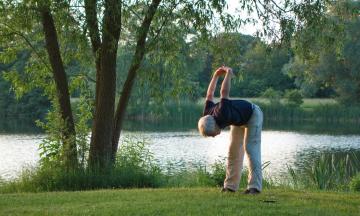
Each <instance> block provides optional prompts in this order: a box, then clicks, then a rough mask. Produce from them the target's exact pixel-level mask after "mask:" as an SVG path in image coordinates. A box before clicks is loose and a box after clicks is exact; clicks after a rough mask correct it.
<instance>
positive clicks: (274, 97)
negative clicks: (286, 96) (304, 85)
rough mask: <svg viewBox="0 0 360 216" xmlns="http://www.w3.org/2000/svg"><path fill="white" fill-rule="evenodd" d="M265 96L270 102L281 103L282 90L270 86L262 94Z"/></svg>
mask: <svg viewBox="0 0 360 216" xmlns="http://www.w3.org/2000/svg"><path fill="white" fill-rule="evenodd" d="M262 96H263V97H265V98H267V99H268V100H269V101H270V104H280V99H281V92H280V91H276V90H274V89H273V88H268V89H266V90H265V92H264V93H263V94H262Z"/></svg>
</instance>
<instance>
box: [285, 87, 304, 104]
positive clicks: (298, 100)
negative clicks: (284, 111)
mask: <svg viewBox="0 0 360 216" xmlns="http://www.w3.org/2000/svg"><path fill="white" fill-rule="evenodd" d="M284 98H285V101H286V103H287V104H288V105H289V106H291V107H299V106H300V105H301V104H303V103H304V101H303V96H302V95H301V93H300V91H299V90H297V89H292V90H288V91H286V93H285V95H284Z"/></svg>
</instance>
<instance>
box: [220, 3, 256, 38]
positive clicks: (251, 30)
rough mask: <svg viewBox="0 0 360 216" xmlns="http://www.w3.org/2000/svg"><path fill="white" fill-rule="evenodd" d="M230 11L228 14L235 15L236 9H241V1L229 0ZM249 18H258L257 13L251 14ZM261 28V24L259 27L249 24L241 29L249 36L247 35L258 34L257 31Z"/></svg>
mask: <svg viewBox="0 0 360 216" xmlns="http://www.w3.org/2000/svg"><path fill="white" fill-rule="evenodd" d="M227 3H228V10H227V12H229V13H231V14H235V13H236V8H240V4H239V0H228V1H227ZM248 17H251V18H256V17H257V15H256V14H255V13H253V14H250V15H249V16H248ZM260 28H261V26H260V24H257V25H255V26H254V25H253V24H247V25H245V26H243V27H241V29H240V32H241V33H243V34H247V35H254V34H255V33H256V30H257V29H260Z"/></svg>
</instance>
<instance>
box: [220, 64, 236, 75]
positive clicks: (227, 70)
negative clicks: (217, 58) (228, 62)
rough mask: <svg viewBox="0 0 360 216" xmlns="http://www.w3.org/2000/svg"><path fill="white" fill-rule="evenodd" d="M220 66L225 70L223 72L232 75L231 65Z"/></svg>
mask: <svg viewBox="0 0 360 216" xmlns="http://www.w3.org/2000/svg"><path fill="white" fill-rule="evenodd" d="M221 68H222V69H223V70H224V71H225V73H229V74H230V75H231V76H233V75H234V72H233V69H232V68H231V67H227V66H222V67H221Z"/></svg>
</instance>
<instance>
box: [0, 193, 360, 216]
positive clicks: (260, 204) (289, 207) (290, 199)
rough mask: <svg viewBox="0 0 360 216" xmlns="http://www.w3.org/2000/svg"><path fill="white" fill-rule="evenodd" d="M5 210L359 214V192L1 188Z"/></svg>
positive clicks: (19, 212) (1, 205)
mask: <svg viewBox="0 0 360 216" xmlns="http://www.w3.org/2000/svg"><path fill="white" fill-rule="evenodd" d="M0 214H1V215H336V216H340V215H347V216H348V215H359V214H360V194H355V193H336V192H311V191H290V190H283V189H282V190H280V189H274V190H265V191H264V192H263V193H262V194H261V195H258V196H251V195H243V194H241V193H235V194H222V193H220V192H219V189H217V188H192V189H187V188H177V189H127V190H99V191H85V192H50V193H25V194H1V195H0Z"/></svg>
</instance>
